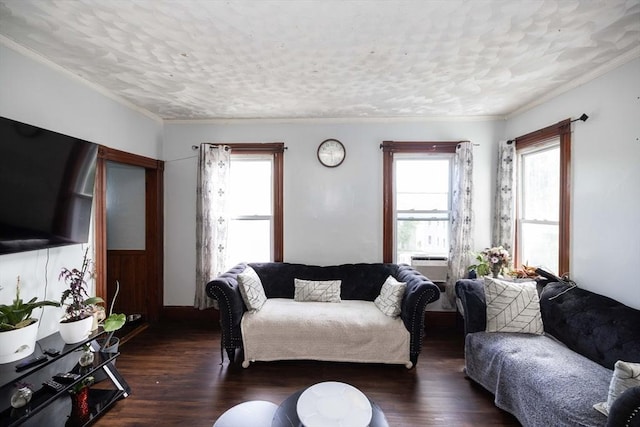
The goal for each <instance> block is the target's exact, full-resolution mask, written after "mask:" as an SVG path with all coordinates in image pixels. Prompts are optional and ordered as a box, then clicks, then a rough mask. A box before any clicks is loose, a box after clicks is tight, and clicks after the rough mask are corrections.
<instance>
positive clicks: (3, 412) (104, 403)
mask: <svg viewBox="0 0 640 427" xmlns="http://www.w3.org/2000/svg"><path fill="white" fill-rule="evenodd" d="M104 334H105V333H104V332H101V331H98V332H96V333H94V334H92V335H91V336H90V337H88V338H87V339H86V340H84V341H81V342H79V343H76V344H65V343H64V341H63V340H62V338H61V337H60V334H59V333H57V332H56V333H55V334H52V335H49V336H48V337H45V338H42V339H40V340H38V342H37V345H36V350H35V351H34V353H33V354H32V355H31V356H29V357H36V356H39V355H41V354H44V353H43V352H44V350H45V349H49V348H54V349H56V350H58V351H60V354H59V355H57V356H53V357H51V356H47V357H48V360H47V361H46V362H45V363H42V364H40V365H36V366H33V367H31V368H29V369H26V370H24V371H21V372H17V371H16V369H15V367H16V365H17V364H18V363H20V362H21V361H22V360H17V361H15V362H11V363H5V364H1V365H0V427H13V426H43V425H46V426H51V427H54V426H65V425H71V424H72V425H73V426H74V427H75V426H80V425H89V424H91V423H92V422H94V421H95V420H96V419H97V418H98V417H99V416H100V415H101V414H103V413H104V412H105V411H106V410H107V409H108V408H110V407H111V405H113V404H114V403H115V402H116V401H117V400H118V399H121V398H125V397H127V396H128V395H129V394H130V392H131V389H130V387H129V385H128V384H127V383H126V381H125V380H124V378H123V377H122V376H121V375H120V373H119V372H118V370H117V369H116V368H115V366H114V362H115V360H116V358H117V357H118V356H119V355H120V353H104V352H100V351H99V350H100V346H99V345H98V343H97V342H96V340H97V339H98V338H100V337H102V336H103V335H104ZM87 343H89V344H90V345H91V348H92V349H93V350H94V361H93V364H92V365H91V366H87V367H84V368H83V367H81V366H80V365H79V364H78V359H79V357H80V350H81V349H82V347H83V346H84V345H85V344H87ZM60 372H73V373H76V374H80V377H79V378H78V379H77V380H76V381H74V382H71V383H69V384H65V388H64V389H62V390H60V391H57V392H54V391H52V390H50V389H49V388H47V387H45V386H44V385H43V384H42V383H43V382H44V381H47V380H49V379H51V378H52V377H53V375H55V374H57V373H60ZM88 376H93V377H94V378H95V379H96V384H95V385H93V386H91V388H90V389H89V407H90V415H89V417H87V418H86V419H84V420H83V421H82V423H77V422H75V421H74V420H69V415H70V413H71V399H70V398H69V396H68V394H69V393H68V391H69V389H71V388H72V387H73V386H74V385H75V384H77V383H79V382H80V381H82V380H83V379H84V378H86V377H88ZM18 384H26V385H28V386H29V388H30V389H31V390H32V391H33V395H32V398H31V401H30V402H29V404H28V405H27V406H25V407H24V408H19V409H14V408H12V407H11V395H12V394H13V393H14V392H15V391H16V390H17V389H18V386H17V385H18Z"/></svg>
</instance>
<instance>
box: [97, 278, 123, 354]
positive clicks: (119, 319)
mask: <svg viewBox="0 0 640 427" xmlns="http://www.w3.org/2000/svg"><path fill="white" fill-rule="evenodd" d="M119 293H120V282H119V281H118V280H116V293H115V295H114V296H113V300H112V301H111V307H109V316H108V317H107V318H106V319H105V320H104V322H103V324H102V329H103V330H104V331H105V332H108V334H107V337H106V338H105V339H104V340H103V341H102V342H101V344H100V351H106V352H108V353H115V352H117V351H118V344H119V342H120V339H119V338H117V337H114V336H113V334H114V333H115V332H116V331H117V330H118V329H120V328H122V327H123V326H124V324H125V323H126V322H127V317H126V316H125V315H124V314H122V313H120V314H116V313H114V312H113V306H114V305H115V303H116V298H117V297H118V294H119Z"/></svg>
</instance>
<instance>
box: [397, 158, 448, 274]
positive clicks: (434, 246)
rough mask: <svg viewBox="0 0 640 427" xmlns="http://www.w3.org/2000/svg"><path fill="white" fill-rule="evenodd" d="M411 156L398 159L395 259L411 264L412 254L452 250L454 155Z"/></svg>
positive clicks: (445, 254) (440, 253)
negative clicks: (450, 236) (450, 239)
mask: <svg viewBox="0 0 640 427" xmlns="http://www.w3.org/2000/svg"><path fill="white" fill-rule="evenodd" d="M407 156H409V157H404V156H402V157H401V156H398V158H396V159H395V161H394V170H395V196H396V197H395V201H396V206H395V211H396V233H395V235H396V257H395V259H396V262H398V263H405V264H410V263H411V257H412V256H416V255H421V256H428V255H435V256H447V255H448V253H449V233H450V227H449V224H450V222H451V191H450V190H451V179H450V175H451V174H450V171H451V155H446V154H445V155H442V154H421V155H407ZM443 156H444V157H443Z"/></svg>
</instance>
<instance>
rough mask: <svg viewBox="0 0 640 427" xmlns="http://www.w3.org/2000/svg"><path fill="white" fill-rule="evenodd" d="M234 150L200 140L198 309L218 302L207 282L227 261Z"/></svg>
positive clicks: (197, 213) (197, 234) (197, 231)
mask: <svg viewBox="0 0 640 427" xmlns="http://www.w3.org/2000/svg"><path fill="white" fill-rule="evenodd" d="M230 161H231V150H230V149H229V147H227V146H224V145H211V144H200V154H199V156H198V188H197V195H196V295H195V301H194V306H195V307H196V308H199V309H201V310H202V309H205V308H209V307H215V308H218V306H217V301H216V300H214V299H212V298H209V297H208V296H207V294H206V292H205V286H206V284H207V283H209V282H210V281H211V280H212V279H214V278H215V277H216V276H218V275H219V274H220V273H223V272H224V271H223V269H224V268H225V265H226V254H227V234H228V229H229V217H228V213H227V197H228V185H229V167H230Z"/></svg>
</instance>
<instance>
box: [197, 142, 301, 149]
mask: <svg viewBox="0 0 640 427" xmlns="http://www.w3.org/2000/svg"><path fill="white" fill-rule="evenodd" d="M203 144H209V145H210V146H212V147H217V146H218V145H225V144H211V143H208V142H205V143H203ZM199 148H200V146H198V145H192V146H191V149H192V150H194V151H195V150H198V149H199ZM229 149H230V148H229V146H226V147H225V149H224V150H225V151H229ZM284 149H285V150H288V149H289V147H287V146H284Z"/></svg>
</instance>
